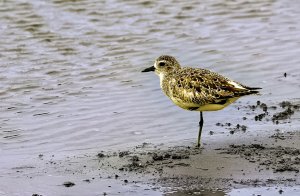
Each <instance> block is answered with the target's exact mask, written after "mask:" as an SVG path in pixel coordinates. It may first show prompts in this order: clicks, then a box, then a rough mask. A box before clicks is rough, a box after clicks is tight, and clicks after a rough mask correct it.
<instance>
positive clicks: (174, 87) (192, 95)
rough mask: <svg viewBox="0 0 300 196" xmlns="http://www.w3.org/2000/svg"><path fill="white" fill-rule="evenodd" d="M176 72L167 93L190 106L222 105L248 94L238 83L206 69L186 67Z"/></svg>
mask: <svg viewBox="0 0 300 196" xmlns="http://www.w3.org/2000/svg"><path fill="white" fill-rule="evenodd" d="M178 72H180V73H178ZM178 72H177V73H175V75H176V76H177V77H172V78H173V79H171V80H169V82H170V84H169V88H170V89H169V91H170V93H172V95H173V97H175V98H176V99H178V100H182V101H184V102H185V103H191V105H192V104H195V103H196V104H199V105H204V104H213V103H215V104H218V103H219V104H222V103H223V102H226V101H227V99H229V98H233V97H240V96H242V95H245V93H246V92H248V90H247V89H244V88H243V87H242V86H238V85H239V84H238V83H235V82H234V81H231V80H229V79H228V78H226V77H224V76H221V75H219V74H217V73H214V72H211V71H209V70H206V69H195V68H188V67H186V68H182V69H180V70H178ZM178 76H180V77H178ZM243 93H244V94H243Z"/></svg>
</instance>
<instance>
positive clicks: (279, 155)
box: [217, 144, 300, 173]
mask: <svg viewBox="0 0 300 196" xmlns="http://www.w3.org/2000/svg"><path fill="white" fill-rule="evenodd" d="M217 150H222V152H220V153H226V154H232V155H239V156H241V157H243V158H245V159H246V160H248V161H249V162H255V163H258V164H259V165H264V166H266V167H267V169H269V168H272V169H273V171H274V172H284V171H294V172H296V173H298V172H299V169H300V150H299V149H296V148H291V147H282V146H277V147H267V146H264V145H262V144H251V145H244V144H243V145H234V144H233V145H230V146H229V148H222V149H217Z"/></svg>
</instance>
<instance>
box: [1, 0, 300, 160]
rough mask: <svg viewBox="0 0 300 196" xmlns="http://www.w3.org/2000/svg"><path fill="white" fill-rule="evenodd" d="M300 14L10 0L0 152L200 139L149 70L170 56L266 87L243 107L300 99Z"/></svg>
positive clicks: (191, 118)
mask: <svg viewBox="0 0 300 196" xmlns="http://www.w3.org/2000/svg"><path fill="white" fill-rule="evenodd" d="M299 9H300V2H299V1H297V0H278V1H275V0H253V1H246V0H245V1H244V0H241V1H229V0H226V1H224V0H213V1H212V0H205V1H201V2H200V1H177V0H167V1H160V2H155V1H146V0H139V1H133V0H115V1H113V0H112V1H105V0H100V1H98V0H72V1H63V0H42V1H41V0H31V1H0V59H1V62H0V63H1V64H0V100H1V108H0V109H1V112H0V151H1V152H0V153H1V154H2V156H4V155H6V156H7V157H9V156H13V155H14V156H15V155H22V156H26V155H38V154H39V153H47V152H51V153H52V152H60V153H63V154H64V153H65V154H68V153H69V152H70V153H75V154H76V153H78V152H86V151H89V150H91V151H95V150H101V149H121V148H123V147H124V146H131V145H134V144H137V143H139V144H140V143H141V142H152V143H161V142H167V143H168V142H170V143H179V144H180V143H181V142H182V141H183V140H186V141H189V142H190V143H192V142H194V140H195V139H196V135H197V121H198V117H199V116H198V115H199V114H198V113H195V112H194V113H193V112H188V111H183V110H181V109H180V108H177V107H176V106H173V104H172V103H171V102H170V101H169V100H168V99H167V98H166V97H165V96H164V95H163V93H162V92H161V91H160V88H159V80H158V77H157V76H156V75H155V74H152V73H141V72H140V71H141V70H142V69H143V68H145V67H147V66H149V65H151V64H152V63H153V61H154V59H155V58H156V57H157V56H159V55H161V54H170V55H173V56H175V57H177V58H178V60H179V61H180V62H181V63H182V64H183V65H190V66H195V67H196V66H198V67H202V68H208V69H212V70H214V71H217V72H219V73H221V74H223V75H226V76H229V77H231V78H233V79H235V80H237V81H240V82H242V83H245V84H247V85H249V86H260V87H262V88H263V91H262V96H260V97H255V96H250V97H247V98H243V99H241V100H240V102H238V103H236V104H235V105H236V106H241V105H244V104H245V105H246V104H247V103H256V100H258V99H259V100H262V101H266V102H269V103H276V101H282V100H291V101H294V100H297V98H299V97H300V92H299V87H300V57H299V54H300V12H299ZM285 72H286V73H287V77H286V78H285V77H283V74H284V73H285ZM298 100H299V99H298ZM236 106H230V107H228V108H227V109H225V110H223V111H219V112H214V113H207V114H206V113H205V120H206V121H205V129H206V130H212V129H215V128H216V126H215V123H216V122H220V121H222V119H223V120H224V118H226V119H232V121H235V120H239V119H240V115H243V114H245V113H246V111H238V110H236ZM206 117H207V118H206ZM251 131H254V132H255V131H256V129H255V127H254V128H253V129H251ZM207 135H208V131H206V132H205V133H204V136H203V137H204V140H205V137H206V136H207ZM2 161H3V160H2Z"/></svg>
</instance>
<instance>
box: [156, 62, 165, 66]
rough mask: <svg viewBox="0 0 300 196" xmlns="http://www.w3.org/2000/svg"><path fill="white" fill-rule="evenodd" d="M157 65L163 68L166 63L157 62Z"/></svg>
mask: <svg viewBox="0 0 300 196" xmlns="http://www.w3.org/2000/svg"><path fill="white" fill-rule="evenodd" d="M158 65H159V66H161V67H162V66H165V65H166V63H165V62H159V63H158Z"/></svg>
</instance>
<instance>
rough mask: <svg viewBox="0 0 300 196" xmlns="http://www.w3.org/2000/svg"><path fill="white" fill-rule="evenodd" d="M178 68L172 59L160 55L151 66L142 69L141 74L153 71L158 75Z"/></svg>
mask: <svg viewBox="0 0 300 196" xmlns="http://www.w3.org/2000/svg"><path fill="white" fill-rule="evenodd" d="M179 68H180V64H179V63H178V61H177V60H176V59H175V58H174V57H172V56H168V55H162V56H160V57H158V58H157V59H156V60H155V62H154V65H153V66H151V67H149V68H146V69H144V70H143V71H142V72H149V71H155V73H157V74H160V73H167V72H170V71H173V70H175V69H179Z"/></svg>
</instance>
